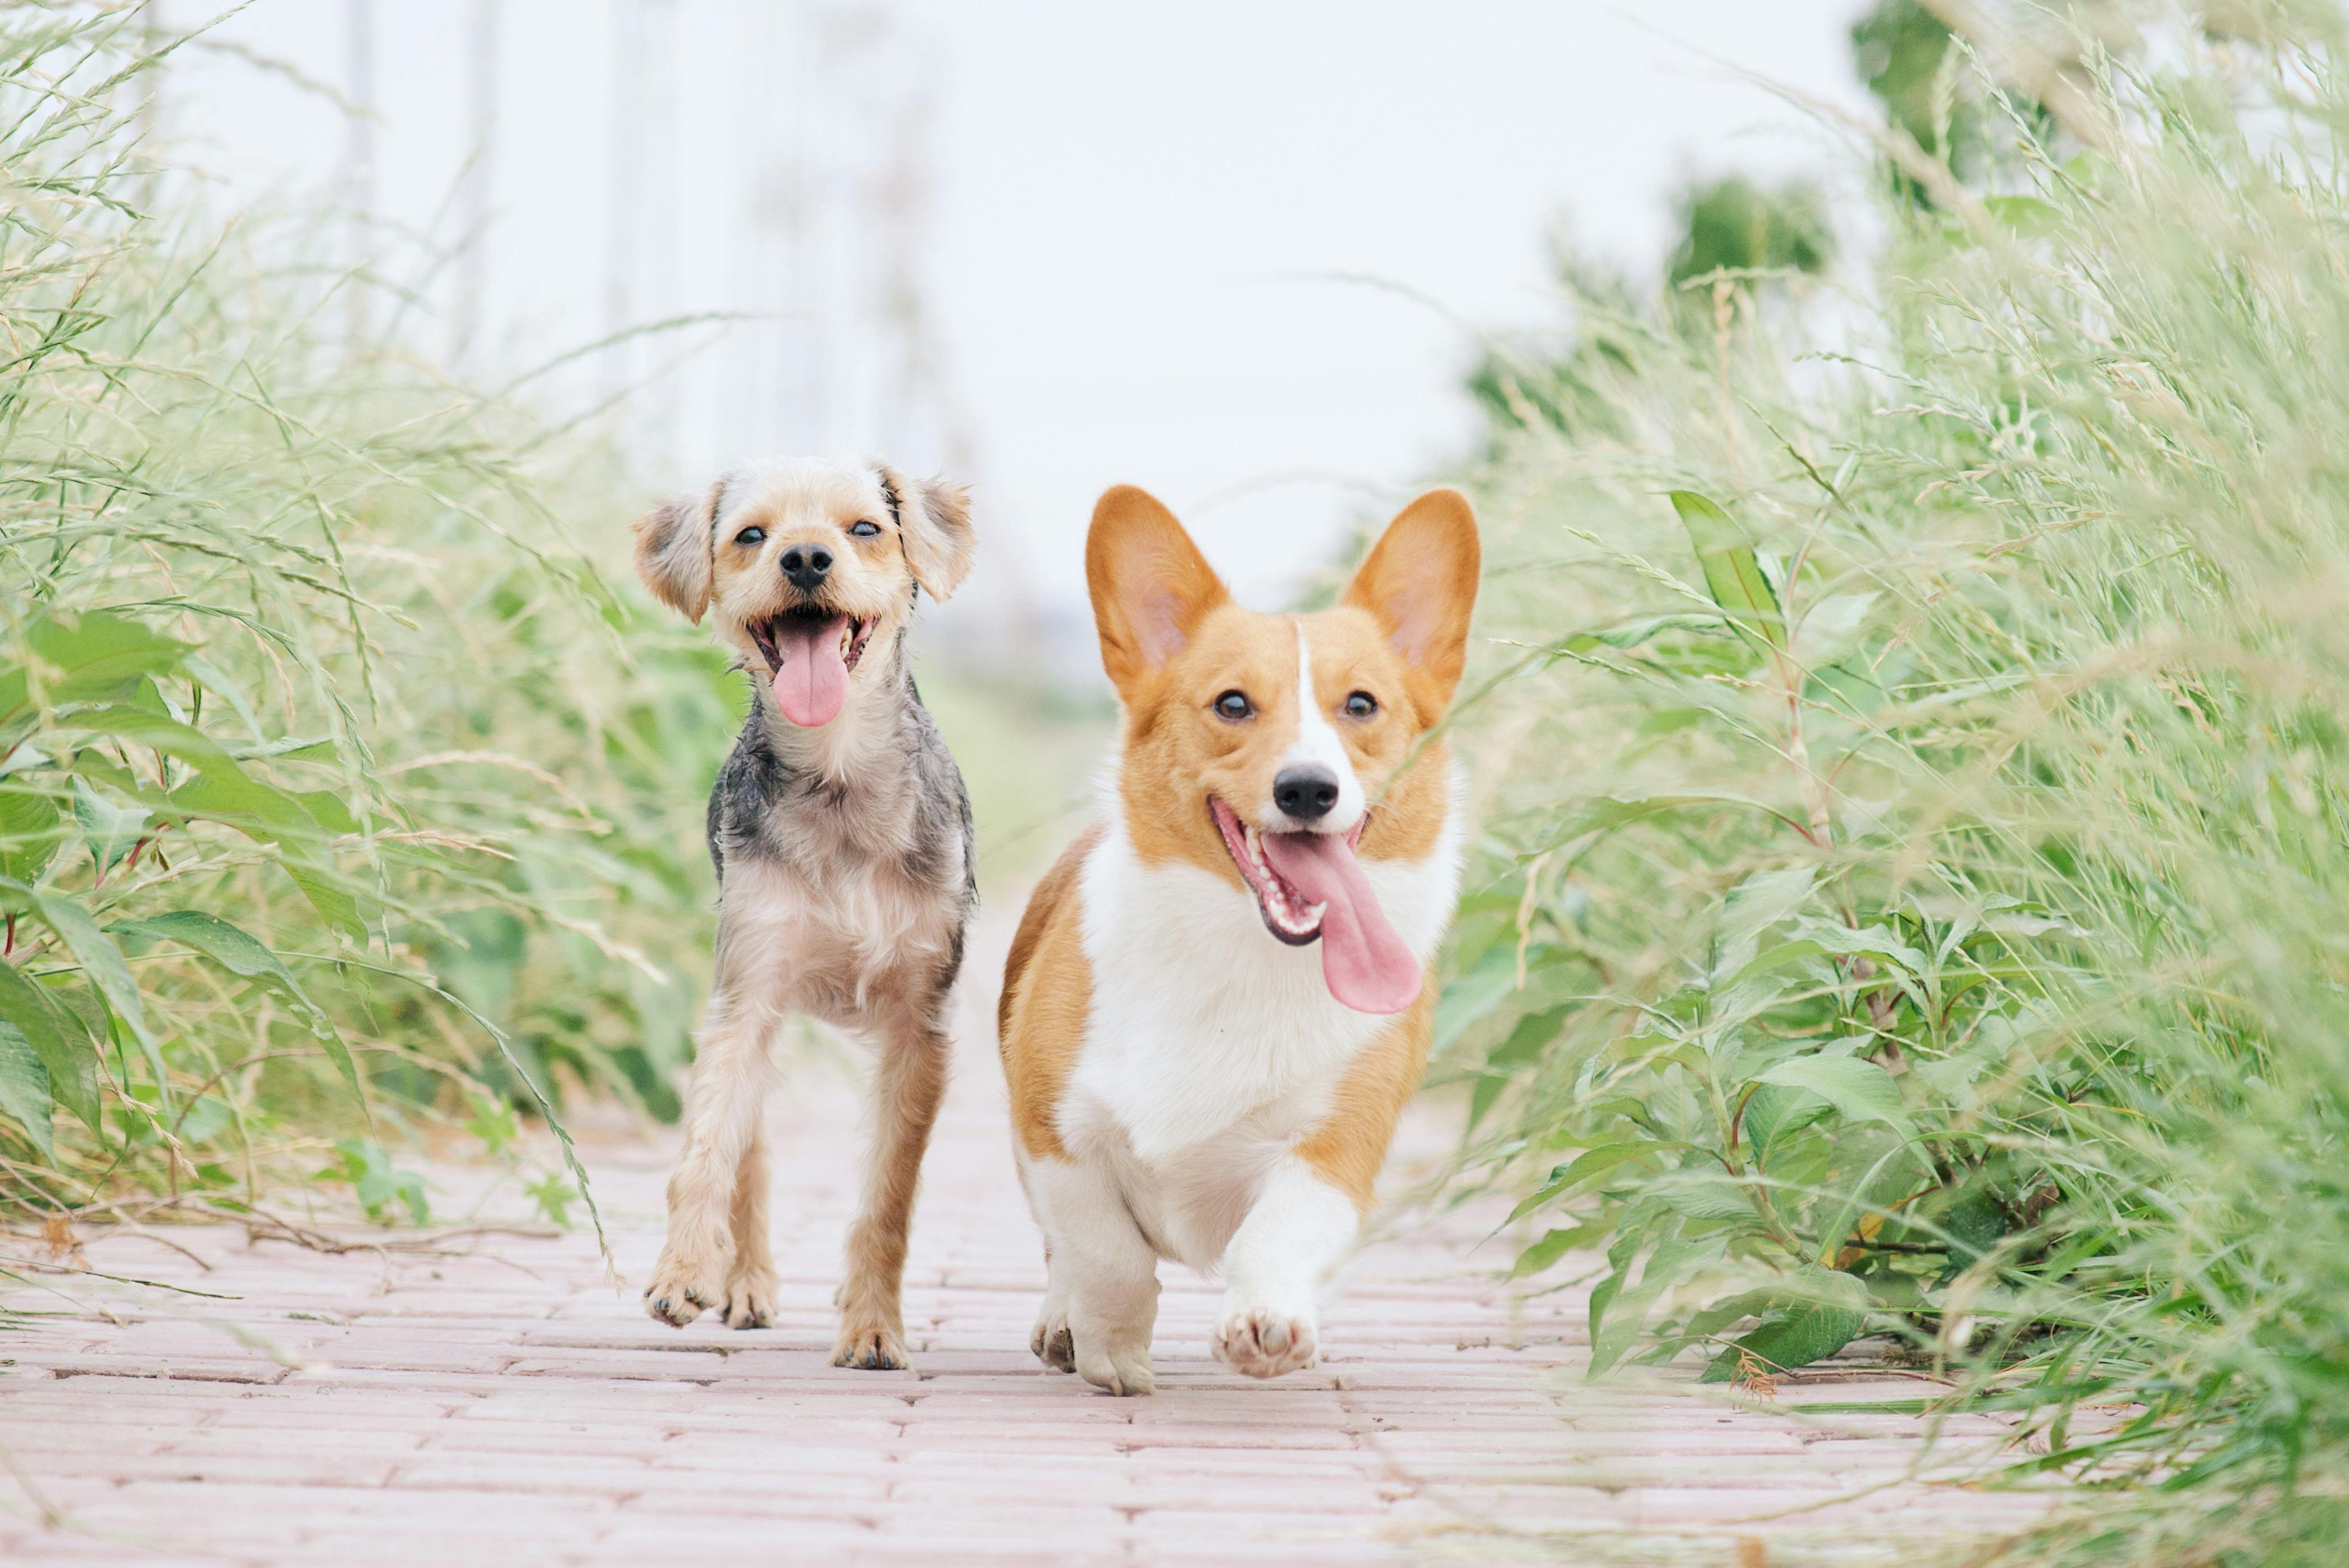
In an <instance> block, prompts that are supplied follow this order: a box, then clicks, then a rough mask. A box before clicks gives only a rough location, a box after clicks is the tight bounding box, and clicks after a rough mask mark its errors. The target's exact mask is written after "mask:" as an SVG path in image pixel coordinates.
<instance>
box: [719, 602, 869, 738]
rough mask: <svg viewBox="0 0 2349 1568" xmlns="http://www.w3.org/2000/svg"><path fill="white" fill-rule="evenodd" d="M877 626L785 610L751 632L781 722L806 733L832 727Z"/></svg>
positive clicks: (815, 611)
mask: <svg viewBox="0 0 2349 1568" xmlns="http://www.w3.org/2000/svg"><path fill="white" fill-rule="evenodd" d="M747 629H748V630H749V632H750V640H751V641H752V642H754V643H756V644H758V645H759V655H760V656H761V658H764V659H765V660H766V661H767V685H768V689H769V690H771V692H773V694H774V698H775V707H776V708H777V709H778V710H779V711H781V714H782V716H783V717H785V718H787V719H789V720H791V722H792V723H793V724H795V725H798V726H799V727H802V728H803V729H812V728H815V727H820V726H823V725H827V724H830V723H831V722H832V721H833V719H834V718H835V717H839V714H840V709H841V705H842V704H843V703H845V702H846V701H847V700H848V677H849V675H850V673H851V672H852V671H854V669H855V668H856V661H857V660H858V659H860V658H862V657H864V640H865V639H866V638H867V637H870V636H871V635H872V634H873V622H872V621H871V620H869V619H866V618H865V617H863V616H859V615H842V614H834V613H833V612H832V611H829V610H823V609H819V608H817V607H816V606H814V605H812V604H810V605H803V606H802V607H800V608H797V609H792V610H786V611H784V612H783V613H782V614H780V615H775V616H771V617H770V618H769V619H767V620H764V621H753V622H751V623H750V625H749V627H748V628H747Z"/></svg>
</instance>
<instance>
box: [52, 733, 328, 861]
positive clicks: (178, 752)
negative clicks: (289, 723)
mask: <svg viewBox="0 0 2349 1568" xmlns="http://www.w3.org/2000/svg"><path fill="white" fill-rule="evenodd" d="M64 722H66V723H67V724H69V725H70V726H71V727H74V728H77V729H86V730H90V731H92V732H94V733H97V734H100V735H109V736H112V737H114V738H117V739H120V740H128V741H131V742H134V743H136V744H138V745H140V746H147V747H151V748H154V749H155V750H157V751H160V752H161V753H163V754H164V755H165V756H167V757H174V758H178V759H179V760H181V762H184V763H186V764H187V765H188V766H189V767H191V768H192V769H195V770H196V773H197V777H196V778H194V779H190V780H188V781H187V782H185V783H183V784H181V785H180V786H179V787H178V788H177V789H173V790H172V791H171V799H172V801H173V802H174V803H175V804H179V805H183V806H186V807H187V808H189V809H190V810H194V811H199V812H202V813H203V814H204V815H206V816H222V815H233V816H247V817H253V818H256V819H258V820H260V821H262V822H264V823H265V824H267V825H268V826H269V827H271V828H273V829H274V830H277V831H278V832H281V833H297V834H304V835H308V834H314V833H316V831H317V822H316V819H315V818H313V817H312V816H311V815H310V813H309V812H308V811H307V810H305V809H304V807H303V805H302V803H301V802H300V801H299V800H296V799H295V798H294V797H293V796H291V795H289V794H287V793H286V792H285V790H283V789H278V788H277V787H276V786H275V785H274V784H264V783H263V782H262V781H261V780H260V779H255V778H254V777H253V775H251V774H249V773H247V772H246V771H245V770H244V769H243V767H242V766H240V765H239V764H238V762H237V760H236V758H233V757H231V756H230V755H229V754H228V751H227V749H226V748H223V747H222V745H221V744H220V742H218V741H216V740H214V739H213V738H212V737H211V736H209V735H206V734H205V733H204V732H203V731H202V730H201V729H198V728H196V727H194V726H192V725H187V724H181V722H180V721H179V720H178V719H176V718H173V717H171V716H170V715H169V714H161V713H156V712H153V711H151V710H150V709H147V708H143V707H132V706H130V705H129V704H127V703H115V704H112V705H109V706H108V707H92V708H84V709H82V710H81V711H79V712H78V713H76V714H74V715H72V716H71V717H70V718H68V719H67V720H65V721H64Z"/></svg>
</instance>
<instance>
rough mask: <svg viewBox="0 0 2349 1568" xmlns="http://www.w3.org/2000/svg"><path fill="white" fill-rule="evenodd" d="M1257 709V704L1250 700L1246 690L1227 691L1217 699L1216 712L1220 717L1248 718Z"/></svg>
mask: <svg viewBox="0 0 2349 1568" xmlns="http://www.w3.org/2000/svg"><path fill="white" fill-rule="evenodd" d="M1255 711H1256V705H1255V704H1253V703H1251V702H1249V701H1248V699H1247V693H1246V692H1237V691H1227V692H1226V693H1225V694H1224V695H1223V696H1219V697H1217V698H1216V714H1217V716H1218V717H1224V718H1231V719H1240V718H1246V717H1247V716H1248V715H1250V714H1252V713H1254V712H1255Z"/></svg>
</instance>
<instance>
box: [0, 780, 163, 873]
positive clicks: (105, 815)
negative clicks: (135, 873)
mask: <svg viewBox="0 0 2349 1568" xmlns="http://www.w3.org/2000/svg"><path fill="white" fill-rule="evenodd" d="M73 802H74V820H75V821H77V822H78V823H79V824H81V837H82V842H83V843H85V844H87V845H88V846H89V858H90V860H91V861H94V862H95V863H96V864H97V866H98V875H100V876H104V875H105V874H106V873H107V872H110V871H112V870H113V869H114V868H115V867H116V866H117V865H119V864H120V863H121V861H122V857H123V856H125V855H127V854H129V852H130V851H132V850H134V849H136V848H138V847H139V841H140V839H143V838H145V837H146V836H147V822H148V815H147V812H146V811H145V810H142V809H140V808H138V807H133V806H118V805H116V804H115V803H114V802H113V801H111V800H109V799H106V797H104V796H103V795H100V794H99V793H98V791H96V790H95V789H91V788H90V787H89V786H88V784H86V783H84V782H83V781H82V780H81V779H75V780H74V781H73ZM6 874H7V875H9V876H11V877H15V878H16V880H17V881H19V882H31V881H32V880H33V879H32V878H30V877H26V876H20V875H18V873H16V872H13V871H12V872H8V873H6Z"/></svg>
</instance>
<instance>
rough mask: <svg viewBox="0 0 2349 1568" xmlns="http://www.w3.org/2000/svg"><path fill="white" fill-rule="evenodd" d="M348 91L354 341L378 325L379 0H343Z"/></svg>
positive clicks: (345, 177)
mask: <svg viewBox="0 0 2349 1568" xmlns="http://www.w3.org/2000/svg"><path fill="white" fill-rule="evenodd" d="M343 29H344V36H343V46H344V50H345V54H344V73H345V74H344V92H345V94H346V96H347V97H348V98H349V99H350V113H349V114H348V115H347V117H346V119H345V125H346V129H345V130H344V133H343V169H342V186H343V205H344V210H345V211H346V213H347V222H348V225H349V228H348V236H349V237H348V242H347V244H348V250H347V255H346V256H345V258H344V265H345V266H346V267H347V268H348V269H349V273H350V275H349V276H348V277H347V279H346V280H345V281H344V284H343V287H344V289H345V291H346V293H345V295H344V297H345V299H346V301H347V308H348V310H349V312H350V337H351V342H352V344H353V345H354V346H357V345H358V344H361V343H364V342H366V341H367V337H368V335H369V334H370V332H371V330H372V328H373V315H374V311H373V309H372V304H373V302H372V301H371V299H370V298H369V294H370V292H371V291H370V289H369V286H368V283H367V269H368V258H369V256H370V254H371V253H372V252H373V249H374V244H375V234H374V228H375V127H376V96H375V0H343Z"/></svg>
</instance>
